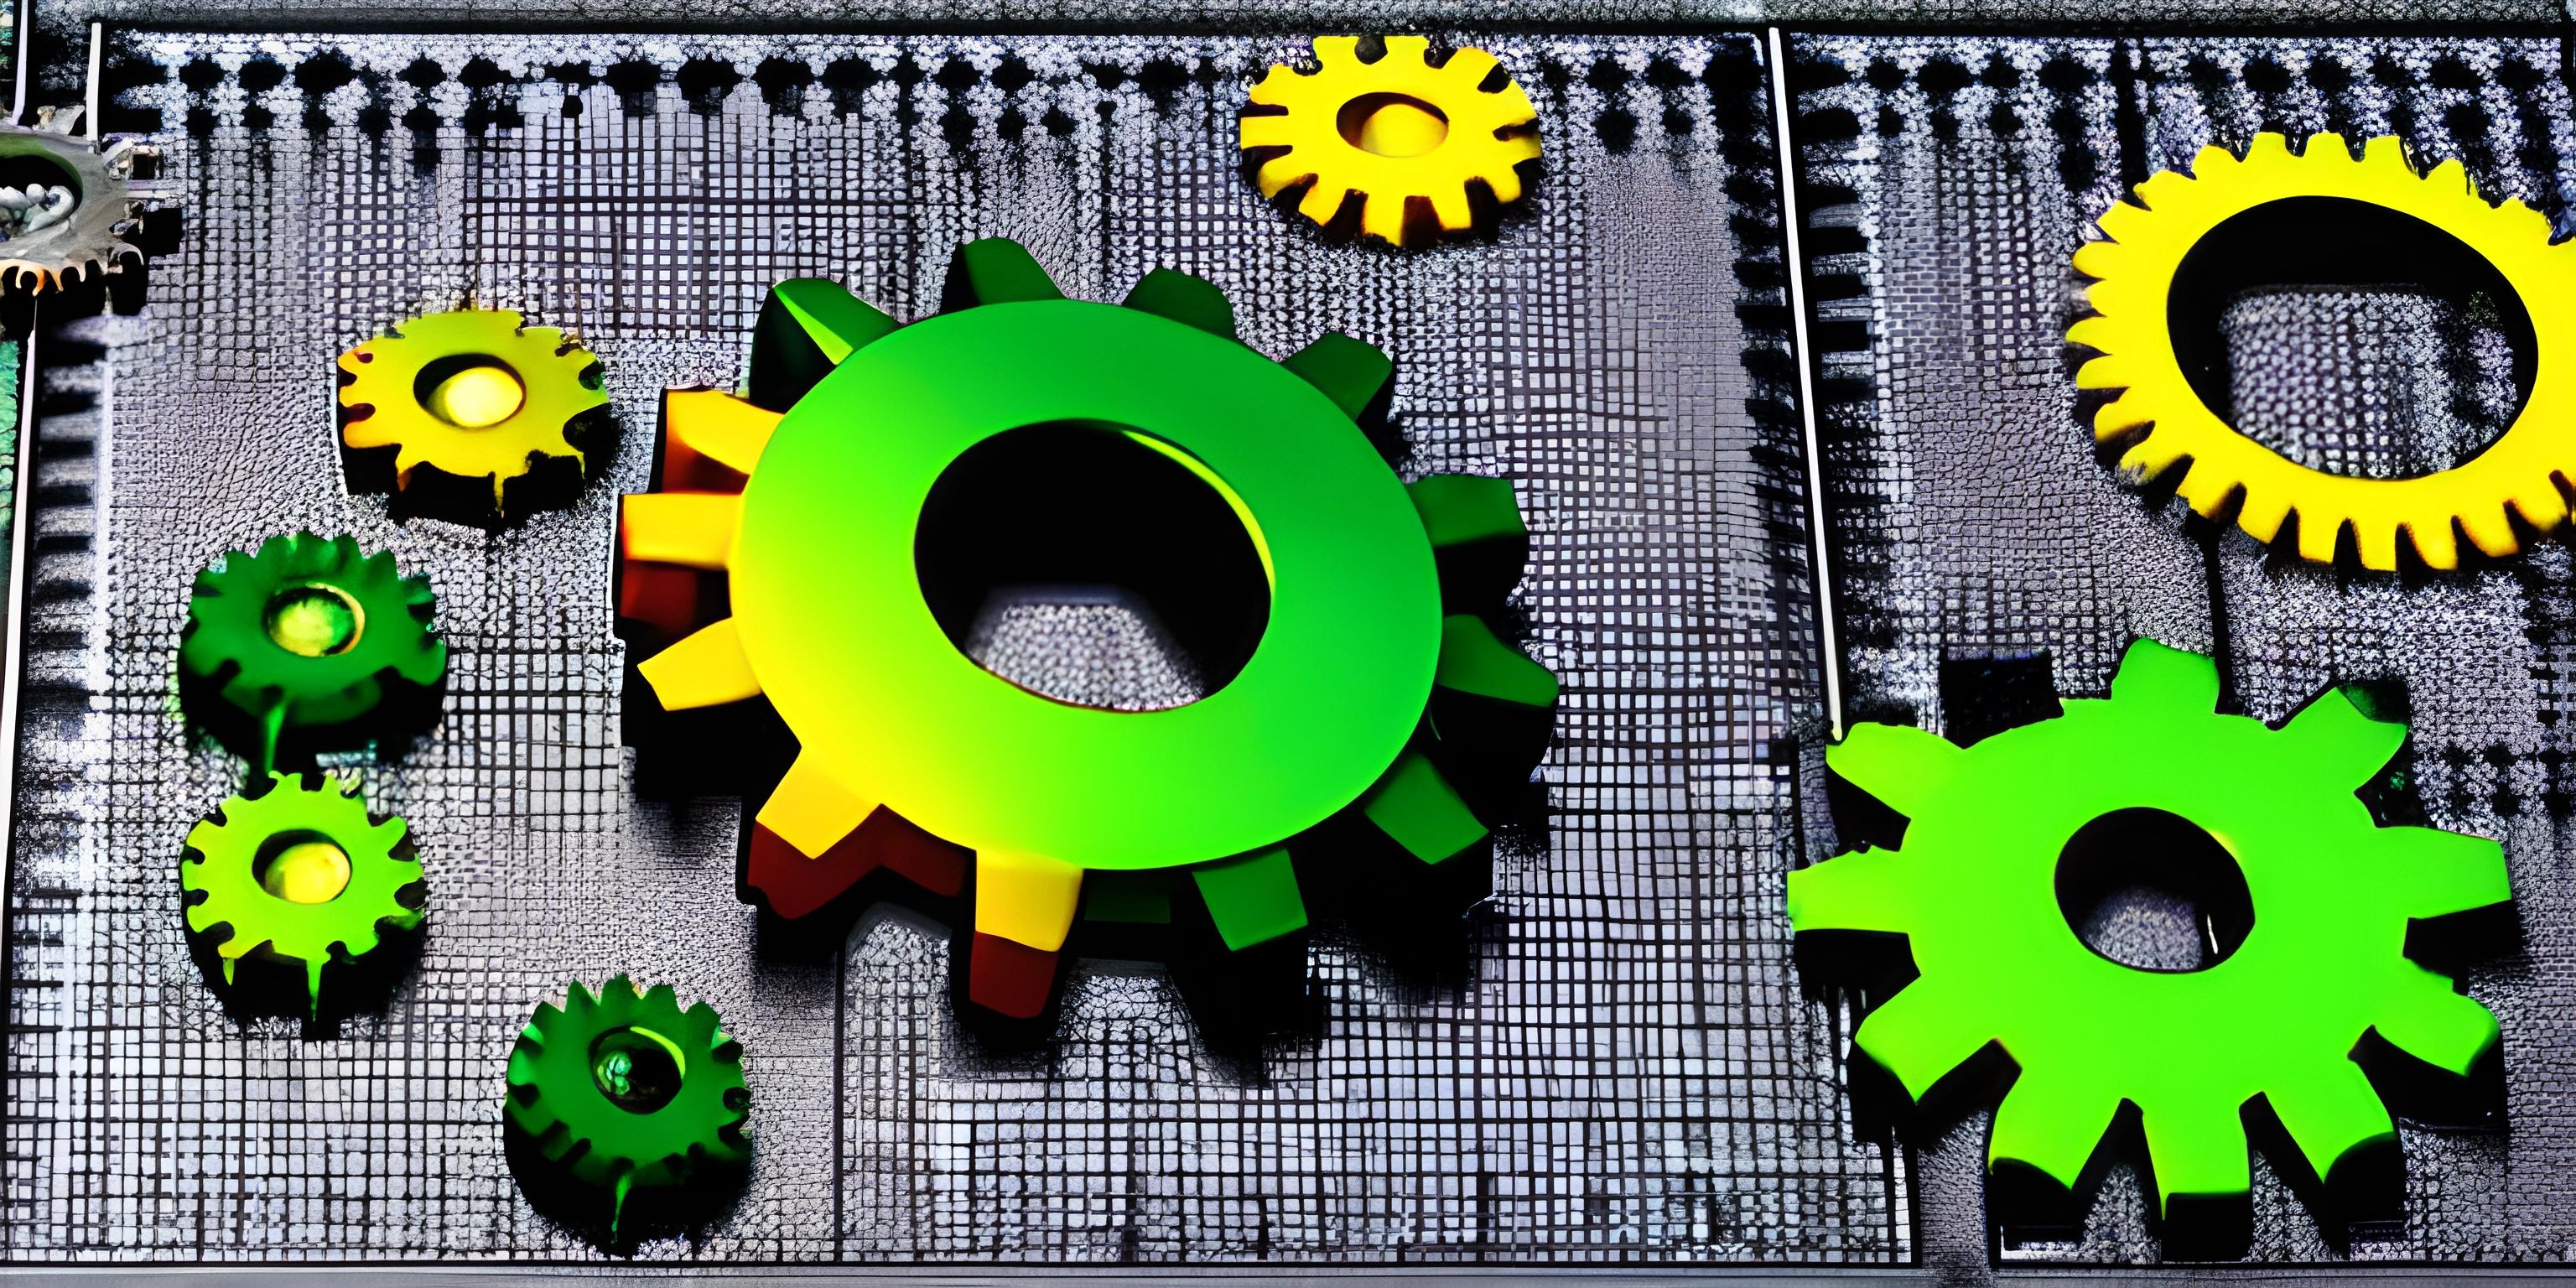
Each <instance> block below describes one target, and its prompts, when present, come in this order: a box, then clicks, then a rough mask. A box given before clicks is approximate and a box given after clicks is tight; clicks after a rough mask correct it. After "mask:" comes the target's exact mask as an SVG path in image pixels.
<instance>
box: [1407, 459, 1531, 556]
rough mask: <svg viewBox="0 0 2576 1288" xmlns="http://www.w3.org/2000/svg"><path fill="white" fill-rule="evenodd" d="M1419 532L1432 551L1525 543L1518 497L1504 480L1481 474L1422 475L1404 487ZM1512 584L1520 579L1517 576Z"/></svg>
mask: <svg viewBox="0 0 2576 1288" xmlns="http://www.w3.org/2000/svg"><path fill="white" fill-rule="evenodd" d="M1405 494H1406V495H1407V496H1410V497H1411V498H1413V508H1414V510H1415V511H1416V512H1417V513H1419V514H1420V515H1421V516H1422V530H1423V532H1424V533H1425V534H1426V535H1428V536H1429V537H1430V538H1431V546H1432V548H1433V549H1434V550H1443V549H1448V548H1450V547H1452V546H1463V545H1469V544H1472V543H1475V542H1479V541H1504V540H1512V539H1516V538H1525V537H1527V536H1528V535H1529V526H1528V525H1527V524H1526V523H1524V522H1523V521H1522V519H1521V504H1520V497H1519V495H1518V493H1517V492H1515V491H1514V489H1513V487H1512V481H1511V480H1510V479H1506V478H1494V477H1491V476H1488V475H1482V474H1426V475H1424V476H1422V477H1421V478H1419V479H1416V480H1414V481H1413V482H1411V483H1408V484H1406V485H1405ZM1513 580H1515V581H1517V580H1519V577H1518V575H1517V574H1515V575H1514V577H1513Z"/></svg>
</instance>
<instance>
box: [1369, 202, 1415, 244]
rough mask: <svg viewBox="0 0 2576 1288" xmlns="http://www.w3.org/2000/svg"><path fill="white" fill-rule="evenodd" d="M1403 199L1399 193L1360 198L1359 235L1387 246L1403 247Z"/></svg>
mask: <svg viewBox="0 0 2576 1288" xmlns="http://www.w3.org/2000/svg"><path fill="white" fill-rule="evenodd" d="M1404 207H1405V198H1404V197H1403V195H1402V194H1400V193H1387V192H1372V193H1365V194H1363V196H1362V201H1361V205H1360V235H1361V236H1364V237H1375V238H1377V239H1379V240H1381V241H1383V242H1385V243H1386V244H1387V245H1389V246H1401V245H1404V216H1405V209H1404Z"/></svg>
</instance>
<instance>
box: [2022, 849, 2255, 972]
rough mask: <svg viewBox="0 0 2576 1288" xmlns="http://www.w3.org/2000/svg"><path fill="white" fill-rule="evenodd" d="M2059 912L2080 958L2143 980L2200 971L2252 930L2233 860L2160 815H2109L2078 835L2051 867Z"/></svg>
mask: <svg viewBox="0 0 2576 1288" xmlns="http://www.w3.org/2000/svg"><path fill="white" fill-rule="evenodd" d="M2057 907H2058V911H2059V912H2061V913H2063V914H2064V915H2065V917H2066V924H2067V926H2068V927H2069V928H2070V929H2072V930H2073V931H2074V932H2075V937H2076V938H2077V939H2079V940H2082V941H2083V943H2084V946H2085V947H2086V948H2089V949H2092V950H2093V952H2094V953H2095V954H2096V955H2097V956H2100V957H2102V958H2104V959H2105V960H2108V961H2114V962H2118V963H2119V964H2121V965H2123V966H2128V967H2132V968H2134V969H2137V970H2145V971H2157V972H2165V973H2185V972H2190V971H2201V970H2207V969H2209V968H2210V967H2212V966H2216V965H2217V964H2219V963H2220V962H2223V961H2225V960H2227V959H2228V957H2229V956H2230V955H2232V954H2234V953H2235V951H2236V950H2237V948H2238V947H2239V946H2241V945H2243V944H2244V942H2245V936H2246V935H2247V934H2248V933H2250V932H2251V931H2252V930H2253V929H2254V901H2253V897H2252V895H2250V894H2249V893H2248V892H2247V891H2246V888H2245V873H2244V871H2243V870H2242V869H2240V868H2238V867H2237V866H2236V859H2235V857H2234V856H2233V855H2230V854H2229V853H2228V852H2227V847H2226V846H2223V845H2221V844H2219V843H2218V838H2216V837H2214V836H2211V835H2210V834H2209V833H2208V832H2206V831H2204V830H2202V829H2201V827H2200V825H2199V824H2196V823H2194V822H2192V821H2191V820H2190V819H2187V818H2184V817H2182V816H2181V815H2179V814H2173V813H2169V812H2167V811H2165V810H2160V809H2144V808H2141V809H2124V810H2114V811H2112V812H2111V813H2108V814H2105V815H2103V816H2101V817H2100V818H2097V819H2094V820H2093V821H2092V822H2090V823H2087V824H2085V825H2084V826H2083V827H2081V828H2078V829H2076V832H2075V835H2074V836H2073V837H2071V838H2069V839H2068V840H2067V842H2066V848H2065V849H2064V850H2063V851H2061V852H2060V853H2059V855H2058V859H2057Z"/></svg>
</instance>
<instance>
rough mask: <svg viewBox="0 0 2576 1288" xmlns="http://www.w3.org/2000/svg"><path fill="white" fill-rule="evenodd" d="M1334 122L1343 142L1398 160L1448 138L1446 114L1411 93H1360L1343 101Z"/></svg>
mask: <svg viewBox="0 0 2576 1288" xmlns="http://www.w3.org/2000/svg"><path fill="white" fill-rule="evenodd" d="M1333 124H1334V126H1335V128H1337V129H1339V130H1340V131H1341V132H1342V141H1343V142H1345V143H1348V144H1350V145H1351V146H1352V147H1355V148H1358V149H1359V150H1360V151H1362V152H1367V153H1371V154H1373V155H1376V156H1382V157H1390V158H1394V159H1397V160H1401V159H1403V158H1405V157H1418V156H1421V155H1423V154H1424V153H1427V152H1429V151H1431V150H1432V149H1434V148H1437V147H1439V146H1440V145H1441V144H1443V143H1445V142H1448V140H1449V118H1448V116H1447V115H1446V114H1444V113H1443V112H1441V110H1440V109H1439V108H1436V107H1433V106H1432V105H1431V104H1429V103H1425V102H1423V101H1422V100H1421V99H1418V98H1415V97H1413V96H1412V95H1410V94H1391V93H1381V94H1362V95H1360V96H1359V97H1358V98H1355V99H1352V100H1351V101H1350V102H1347V103H1344V104H1342V110H1341V112H1340V114H1339V115H1337V116H1336V117H1335V118H1334V120H1333Z"/></svg>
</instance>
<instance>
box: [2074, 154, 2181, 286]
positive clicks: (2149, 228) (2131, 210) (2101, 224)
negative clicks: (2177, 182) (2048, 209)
mask: <svg viewBox="0 0 2576 1288" xmlns="http://www.w3.org/2000/svg"><path fill="white" fill-rule="evenodd" d="M2165 173H2168V174H2170V173H2172V172H2171V171H2166V172H2165ZM2139 195H2140V196H2141V197H2143V196H2144V195H2145V189H2144V188H2141V189H2140V190H2139ZM2154 219H2155V216H2153V215H2152V214H2150V213H2148V211H2147V210H2146V208H2145V207H2143V206H2140V205H2137V204H2136V203H2134V202H2127V201H2119V202H2113V203H2112V205H2111V208H2110V209H2108V210H2105V211H2103V212H2102V215H2101V217H2100V218H2098V219H2095V220H2094V221H2093V223H2094V226H2095V227H2097V228H2100V229H2101V230H2102V236H2103V237H2104V238H2105V239H2106V240H2103V241H2088V242H2086V243H2084V244H2083V245H2081V246H2079V247H2076V249H2075V267H2076V268H2077V269H2078V270H2080V271H2082V272H2083V273H2084V274H2085V275H2086V276H2088V277H2109V276H2110V275H2111V274H2110V273H2109V272H2107V271H2105V272H2096V271H2094V270H2093V269H2091V268H2086V267H2085V260H2086V258H2087V257H2088V256H2089V257H2092V258H2094V259H2097V260H2098V259H2101V258H2103V257H2105V256H2117V255H2118V254H2119V249H2118V248H2119V246H2120V245H2121V243H2123V242H2128V241H2134V240H2137V239H2139V238H2141V237H2144V236H2146V235H2148V234H2149V233H2151V232H2153V231H2154V228H2155V224H2154ZM2097 246H2106V247H2109V248H2110V249H2109V250H2095V249H2094V247H2097Z"/></svg>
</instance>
